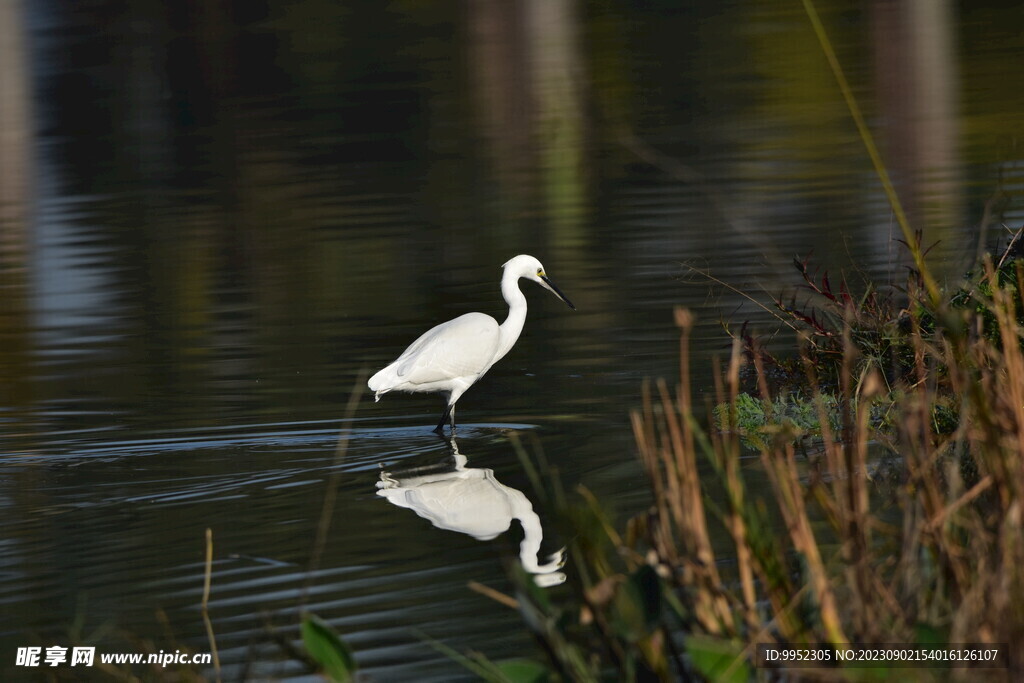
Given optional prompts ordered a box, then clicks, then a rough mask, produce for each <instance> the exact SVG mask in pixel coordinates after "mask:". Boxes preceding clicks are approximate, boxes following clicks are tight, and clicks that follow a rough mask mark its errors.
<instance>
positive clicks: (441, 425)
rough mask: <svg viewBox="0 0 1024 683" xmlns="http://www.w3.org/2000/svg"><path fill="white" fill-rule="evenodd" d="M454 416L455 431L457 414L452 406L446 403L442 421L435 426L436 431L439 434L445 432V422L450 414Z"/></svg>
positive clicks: (453, 429)
mask: <svg viewBox="0 0 1024 683" xmlns="http://www.w3.org/2000/svg"><path fill="white" fill-rule="evenodd" d="M449 415H451V416H452V431H455V415H454V413H453V411H452V406H450V405H447V404H446V405H445V408H444V412H443V413H441V421H440V422H438V423H437V426H436V427H434V431H435V432H437V433H438V434H444V423H445V422H447V421H448V416H449Z"/></svg>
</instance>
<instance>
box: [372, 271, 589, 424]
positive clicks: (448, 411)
mask: <svg viewBox="0 0 1024 683" xmlns="http://www.w3.org/2000/svg"><path fill="white" fill-rule="evenodd" d="M502 267H503V268H504V269H505V272H504V274H503V275H502V276H501V295H502V296H503V297H505V303H507V304H508V317H507V318H505V322H503V323H502V324H500V325H499V324H498V321H496V320H495V319H494V318H492V317H491V316H489V315H486V314H484V313H466V314H465V315H460V316H459V317H458V318H455V319H454V320H449V321H448V322H446V323H441V324H440V325H438V326H436V327H433V328H431V329H429V330H427V331H426V332H424V333H423V334H422V335H421V336H420V338H419V339H417V340H416V341H414V342H413V343H412V344H410V345H409V348H407V349H406V350H405V351H403V352H402V355H401V356H399V357H398V359H397V360H396V361H395V362H394V363H392V364H391V365H389V366H387V367H386V368H384V369H383V370H381V371H380V372H378V373H377V374H376V375H374V376H373V377H371V378H370V381H369V382H368V384H369V387H370V389H371V390H372V391H374V392H375V396H374V397H375V398H376V400H378V401H379V400H380V397H381V396H382V395H383V394H386V393H388V392H389V391H408V392H425V393H438V392H439V393H441V394H442V395H444V397H445V409H444V413H442V415H441V421H440V422H439V423H437V427H436V428H435V429H434V431H435V432H437V433H438V434H440V433H442V432H443V431H444V423H445V422H446V421H448V420H450V421H451V426H452V431H454V430H455V402H456V401H458V400H459V397H460V396H462V394H464V393H465V392H466V390H467V389H469V388H470V387H471V386H473V384H474V383H475V382H476V381H477V380H478V379H480V378H481V377H483V375H484V373H485V372H487V371H488V370H489V369H490V368H491V366H492V365H494V364H495V363H497V362H498V361H499V360H501V358H502V357H504V355H505V354H506V353H508V352H509V349H511V348H512V346H513V345H515V343H516V340H517V339H519V333H520V332H522V331H523V323H525V322H526V297H525V296H523V293H522V292H521V291H520V290H519V278H521V277H525V278H527V279H529V280H533V281H534V282H536V283H538V284H539V285H540V286H541V287H544V288H545V289H548V290H550V291H552V292H554V293H555V296H557V297H558V298H559V299H561V300H562V301H564V302H565V303H567V304H569V308H571V309H573V310H576V307H575V306H573V305H572V302H571V301H569V300H568V299H567V298H566V297H565V295H564V294H562V292H561V291H559V289H558V287H555V285H554V283H553V282H551V280H549V279H548V276H547V275H545V274H544V266H542V265H541V264H540V261H538V260H537V259H535V258H534V257H532V256H527V255H525V254H520V255H519V256H516V257H515V258H513V259H512V260H510V261H507V262H506V263H505V265H503V266H502Z"/></svg>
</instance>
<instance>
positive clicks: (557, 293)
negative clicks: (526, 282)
mask: <svg viewBox="0 0 1024 683" xmlns="http://www.w3.org/2000/svg"><path fill="white" fill-rule="evenodd" d="M540 279H541V280H543V281H544V284H546V285H547V286H548V289H550V290H551V291H552V292H554V293H555V296H557V297H558V298H559V299H561V300H562V301H564V302H565V303H566V304H567V305H568V306H569V308H571V309H572V310H574V311H575V310H576V307H575V306H573V305H572V302H571V301H569V298H568V297H567V296H565V294H562V290H560V289H559V288H558V287H556V286H555V283H554V282H552V281H551V280H549V279H548V276H547V275H541V276H540Z"/></svg>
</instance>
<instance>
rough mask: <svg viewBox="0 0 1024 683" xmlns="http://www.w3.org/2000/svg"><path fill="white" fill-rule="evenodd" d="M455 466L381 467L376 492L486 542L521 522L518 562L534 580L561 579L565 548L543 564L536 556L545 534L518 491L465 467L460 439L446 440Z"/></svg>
mask: <svg viewBox="0 0 1024 683" xmlns="http://www.w3.org/2000/svg"><path fill="white" fill-rule="evenodd" d="M449 444H450V446H451V449H452V458H453V459H454V468H453V469H449V468H438V470H437V471H432V472H427V470H431V469H433V468H417V469H416V470H413V471H412V472H411V473H410V475H409V476H406V475H405V474H397V475H396V474H393V473H390V472H385V471H384V470H381V473H380V481H379V482H377V489H378V491H377V495H378V496H383V497H384V498H387V499H388V501H390V502H391V503H393V504H395V505H397V506H399V507H403V508H409V509H410V510H412V511H413V512H415V513H416V514H417V515H419V516H420V517H423V518H424V519H426V520H428V521H429V522H430V523H431V524H433V525H434V526H436V527H437V528H438V529H447V530H448V531H458V532H460V533H464V534H469V535H470V536H472V537H473V538H477V539H479V540H481V541H489V540H491V539H492V538H495V537H496V536H498V535H499V534H501V533H503V532H505V531H508V529H509V527H510V526H511V525H512V520H513V519H518V520H519V523H520V524H521V525H522V526H523V540H522V543H520V544H519V561H520V562H522V564H523V568H524V569H526V571H528V572H530V573H531V574H534V579H535V581H536V582H537V584H538V585H541V586H554V585H557V584H560V583H562V582H563V581H565V574H563V573H562V572H560V571H558V570H559V569H561V567H562V565H563V564H564V563H565V550H564V549H562V550H559V551H558V552H556V553H554V554H552V555H551V557H549V558H548V560H549V561H548V562H547V563H545V564H541V563H540V562H539V561H538V559H537V554H538V553H539V552H540V544H541V541H542V540H543V537H544V531H543V529H542V528H541V524H540V517H538V516H537V513H536V512H534V511H533V504H532V503H531V502H530V500H529V499H528V498H527V497H526V496H525V495H523V493H522V491H518V490H516V489H513V488H509V487H508V486H505V485H504V484H502V483H501V482H499V481H498V480H497V479H495V477H494V471H493V470H491V469H487V468H479V467H466V456H464V455H462V454H461V453H459V447H458V444H457V443H455V439H454V438H452V439H451V440H450V441H449Z"/></svg>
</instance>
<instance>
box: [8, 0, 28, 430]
mask: <svg viewBox="0 0 1024 683" xmlns="http://www.w3.org/2000/svg"><path fill="white" fill-rule="evenodd" d="M22 16H23V13H22V7H21V2H20V0H0V339H2V340H3V343H2V344H0V377H3V378H4V381H2V382H0V403H2V404H6V405H7V406H9V407H17V406H28V405H29V404H30V403H31V394H32V385H31V379H30V378H31V374H30V373H31V370H30V368H32V362H31V360H30V357H31V348H32V346H31V343H30V341H31V340H30V334H31V328H30V323H29V310H28V293H27V282H28V271H27V264H28V257H29V253H28V248H29V246H28V235H29V218H30V216H29V203H30V192H31V190H32V187H31V180H32V173H33V171H32V123H31V121H32V118H31V93H30V92H29V85H28V78H27V68H26V67H27V65H26V62H27V59H26V58H27V55H26V52H25V50H26V46H25V44H24V41H23V40H22V36H23V35H24V34H25V31H24V24H23V23H22ZM27 424H29V422H26V425H27ZM14 431H15V432H18V431H19V429H18V428H17V427H15V429H14Z"/></svg>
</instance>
